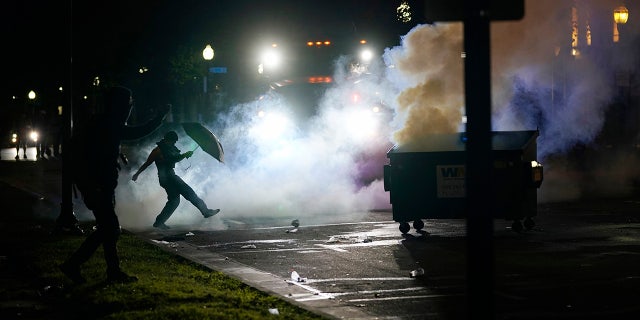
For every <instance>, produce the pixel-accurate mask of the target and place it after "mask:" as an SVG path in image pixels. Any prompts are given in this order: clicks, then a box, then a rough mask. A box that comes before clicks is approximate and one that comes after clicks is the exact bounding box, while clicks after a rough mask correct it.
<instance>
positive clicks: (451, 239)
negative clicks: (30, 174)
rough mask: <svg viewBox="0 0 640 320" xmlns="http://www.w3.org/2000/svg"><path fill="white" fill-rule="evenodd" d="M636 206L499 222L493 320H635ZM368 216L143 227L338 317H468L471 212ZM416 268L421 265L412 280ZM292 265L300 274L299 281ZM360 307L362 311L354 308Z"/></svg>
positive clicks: (639, 261)
mask: <svg viewBox="0 0 640 320" xmlns="http://www.w3.org/2000/svg"><path fill="white" fill-rule="evenodd" d="M639 212H640V198H638V197H629V198H618V199H594V200H582V201H575V202H570V203H554V204H541V205H540V206H539V208H538V216H537V217H536V219H535V220H536V226H535V227H534V228H533V229H532V230H530V231H525V232H522V233H516V232H514V231H512V230H511V222H510V221H503V220H496V221H495V225H494V242H493V243H494V248H493V249H494V253H495V254H494V258H495V259H494V260H495V273H494V275H493V276H494V278H495V283H496V284H495V288H494V299H495V318H496V319H570V318H575V319H631V318H633V319H635V318H636V317H637V314H638V312H640V307H639V306H638V305H637V301H640V300H639V299H640V216H638V213H639ZM361 217H363V219H362V220H360V221H352V222H343V223H338V224H324V225H305V224H304V221H300V226H299V227H298V228H294V227H293V226H291V225H290V224H289V223H288V222H290V221H285V220H280V221H277V220H273V221H260V222H258V223H256V222H251V223H243V222H242V221H228V222H227V224H228V225H229V229H228V230H217V231H206V230H191V229H189V228H183V229H172V230H170V231H171V232H166V231H163V232H159V231H156V230H151V229H147V230H138V231H136V233H137V234H138V235H140V236H141V237H143V238H144V239H147V240H149V241H151V242H152V243H155V244H157V245H158V246H161V247H164V248H166V249H168V250H170V251H172V252H175V253H178V254H181V255H184V256H187V257H192V258H194V259H195V260H199V261H201V262H202V263H204V264H207V261H208V259H213V260H214V261H217V262H218V263H219V262H222V264H217V263H216V262H214V263H213V267H214V268H225V264H229V263H232V262H233V263H234V265H233V267H231V268H230V269H234V270H235V269H236V268H238V265H240V266H244V267H247V268H248V270H255V271H256V272H257V273H264V274H266V275H268V276H272V277H273V278H275V279H276V281H275V282H274V283H275V285H265V286H264V287H263V289H265V290H267V291H271V292H272V293H274V294H278V295H282V296H283V297H285V298H288V299H293V300H294V301H296V302H297V303H300V304H302V305H306V306H308V307H310V308H312V309H313V308H316V309H319V310H322V312H325V313H327V314H329V315H332V316H335V317H337V318H378V319H427V318H428V319H465V318H467V317H468V315H467V314H466V310H467V309H466V307H465V305H466V301H467V298H466V295H465V292H466V289H467V287H466V282H465V279H466V272H467V269H466V244H467V243H466V235H465V220H425V223H426V226H425V228H424V231H426V232H423V233H416V232H415V230H413V229H412V230H411V231H410V232H409V233H408V234H404V235H403V234H402V233H401V232H400V231H399V230H398V223H396V222H394V221H391V213H390V212H370V213H365V214H364V215H363V216H361ZM292 231H293V232H292ZM487 258H488V259H489V258H490V257H487ZM209 261H210V260H209ZM235 263H237V264H235ZM419 268H422V269H423V270H424V274H423V275H418V276H417V277H412V276H411V272H412V271H416V270H418V269H419ZM293 271H295V272H297V273H298V275H299V277H300V278H302V279H301V281H294V280H292V278H291V274H292V273H293ZM230 273H233V271H231V272H230ZM248 273H249V274H252V272H250V271H249V272H248ZM243 274H247V271H246V270H245V271H242V272H239V273H238V274H237V275H236V276H239V277H240V278H243V277H244V276H243ZM489 276H490V275H489ZM244 278H245V280H246V279H247V278H249V279H250V278H251V276H248V277H244ZM296 280H297V279H296ZM261 281H262V280H258V281H255V283H256V284H257V285H258V286H260V285H261V284H260V282H261ZM278 281H280V282H281V283H287V285H286V286H282V285H279V284H278ZM248 282H251V280H249V281H248ZM270 286H271V287H272V288H270ZM300 289H302V290H300ZM319 301H322V303H320V302H319ZM354 308H355V309H357V310H358V312H361V313H362V314H359V313H358V312H356V313H355V314H351V315H350V314H349V313H346V312H345V310H352V309H354Z"/></svg>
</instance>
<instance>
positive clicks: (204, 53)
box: [202, 44, 215, 93]
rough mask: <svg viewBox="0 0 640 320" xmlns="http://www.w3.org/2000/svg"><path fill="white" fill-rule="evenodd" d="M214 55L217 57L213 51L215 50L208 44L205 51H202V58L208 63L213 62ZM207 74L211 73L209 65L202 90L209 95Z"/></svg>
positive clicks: (203, 79)
mask: <svg viewBox="0 0 640 320" xmlns="http://www.w3.org/2000/svg"><path fill="white" fill-rule="evenodd" d="M214 55H215V52H214V51H213V48H212V47H211V45H210V44H207V46H206V47H204V50H202V57H203V58H204V60H206V61H211V60H213V56H214ZM207 73H209V66H208V65H207V70H206V73H205V74H204V77H203V78H202V90H203V91H204V93H207Z"/></svg>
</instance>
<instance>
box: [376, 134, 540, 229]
mask: <svg viewBox="0 0 640 320" xmlns="http://www.w3.org/2000/svg"><path fill="white" fill-rule="evenodd" d="M538 135H539V132H538V131H537V130H535V131H532V130H528V131H494V132H492V133H491V139H492V150H491V157H492V163H493V179H492V181H491V186H492V190H487V191H492V192H487V195H488V196H492V197H493V198H494V203H493V205H494V206H493V210H494V212H492V215H493V217H494V218H500V219H505V220H510V221H513V223H512V228H513V230H514V231H518V232H519V231H522V230H523V229H527V230H530V229H531V228H533V227H534V225H535V223H534V221H533V217H535V216H536V212H537V189H538V188H539V187H540V185H541V184H542V180H543V171H542V165H541V164H540V163H538V162H537V160H536V157H537V144H536V139H537V137H538ZM465 142H466V134H465V133H464V132H459V133H451V134H434V135H430V136H428V137H426V138H425V139H423V140H421V141H419V142H417V143H412V144H405V145H396V146H394V147H393V148H391V150H389V151H388V152H387V158H388V159H389V163H388V164H387V165H385V166H384V190H385V191H388V192H389V193H390V194H389V196H390V197H389V198H390V202H391V207H392V211H393V220H394V221H396V222H399V223H400V226H399V229H400V232H402V233H407V232H408V231H409V230H410V224H409V222H413V227H414V229H416V230H417V231H420V230H421V229H422V228H424V222H423V221H422V219H458V218H466V213H467V211H466V188H465V167H466V151H465ZM487 186H489V184H487ZM523 220H524V222H523Z"/></svg>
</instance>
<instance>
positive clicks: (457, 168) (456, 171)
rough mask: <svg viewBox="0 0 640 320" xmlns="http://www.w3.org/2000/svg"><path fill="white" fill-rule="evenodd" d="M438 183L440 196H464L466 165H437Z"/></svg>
mask: <svg viewBox="0 0 640 320" xmlns="http://www.w3.org/2000/svg"><path fill="white" fill-rule="evenodd" d="M436 183H437V193H438V194H437V196H438V198H464V197H465V195H466V192H465V166H464V165H439V166H436Z"/></svg>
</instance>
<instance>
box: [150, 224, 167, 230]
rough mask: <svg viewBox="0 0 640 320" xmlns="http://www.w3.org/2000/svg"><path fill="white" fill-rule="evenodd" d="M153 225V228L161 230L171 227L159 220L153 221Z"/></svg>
mask: <svg viewBox="0 0 640 320" xmlns="http://www.w3.org/2000/svg"><path fill="white" fill-rule="evenodd" d="M153 227H154V228H158V229H162V230H169V229H171V228H170V227H169V226H168V225H166V224H164V223H161V222H154V223H153Z"/></svg>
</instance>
